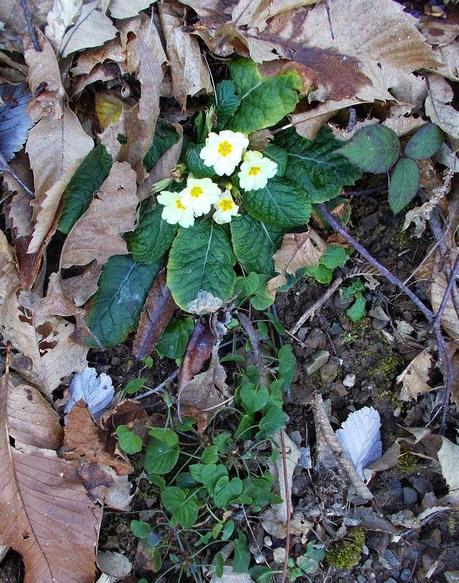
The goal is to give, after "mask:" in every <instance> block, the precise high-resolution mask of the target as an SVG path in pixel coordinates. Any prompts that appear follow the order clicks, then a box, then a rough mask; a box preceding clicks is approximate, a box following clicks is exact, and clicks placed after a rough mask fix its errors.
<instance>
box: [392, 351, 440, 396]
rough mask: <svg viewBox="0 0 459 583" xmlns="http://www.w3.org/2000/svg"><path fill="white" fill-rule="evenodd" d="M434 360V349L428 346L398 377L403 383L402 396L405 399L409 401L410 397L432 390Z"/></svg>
mask: <svg viewBox="0 0 459 583" xmlns="http://www.w3.org/2000/svg"><path fill="white" fill-rule="evenodd" d="M433 362H434V361H433V356H432V351H431V350H430V348H426V349H425V350H423V351H422V352H421V353H420V354H418V355H417V356H416V357H415V358H414V359H413V360H412V361H411V362H410V364H409V365H408V366H407V367H406V368H405V370H404V371H403V372H402V373H401V374H400V375H399V376H398V377H397V382H398V383H402V390H401V392H400V398H401V399H402V400H403V401H409V399H410V398H411V399H417V398H418V396H419V395H423V394H424V393H428V392H429V391H431V390H432V387H431V386H430V385H429V377H430V371H431V369H432V366H433Z"/></svg>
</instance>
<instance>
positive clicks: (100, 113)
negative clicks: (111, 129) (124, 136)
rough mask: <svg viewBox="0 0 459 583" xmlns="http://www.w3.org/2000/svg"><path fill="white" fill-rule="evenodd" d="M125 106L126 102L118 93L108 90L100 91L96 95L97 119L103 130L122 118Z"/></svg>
mask: <svg viewBox="0 0 459 583" xmlns="http://www.w3.org/2000/svg"><path fill="white" fill-rule="evenodd" d="M124 108H125V103H124V102H123V101H122V100H121V99H120V98H119V97H118V96H117V95H114V94H112V93H110V92H108V91H98V92H97V93H96V95H95V97H94V109H95V112H96V116H97V121H98V122H99V124H100V126H101V128H102V130H103V131H105V130H106V129H107V128H108V126H109V125H110V124H113V123H116V122H117V121H118V120H119V119H120V117H121V114H122V113H123V111H124Z"/></svg>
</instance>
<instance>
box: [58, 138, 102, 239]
mask: <svg viewBox="0 0 459 583" xmlns="http://www.w3.org/2000/svg"><path fill="white" fill-rule="evenodd" d="M111 166H112V157H111V156H110V154H109V152H107V149H106V148H105V146H103V145H102V144H99V145H98V146H96V147H95V148H94V149H93V150H91V152H89V154H88V155H87V156H86V158H85V159H84V160H83V162H82V163H81V164H80V166H79V168H78V170H77V171H76V172H75V174H74V175H73V177H72V179H71V180H70V182H69V183H68V185H67V188H66V189H65V191H64V194H63V200H64V208H63V210H62V215H61V218H60V221H59V226H58V229H59V231H61V233H65V234H66V235H67V234H68V233H69V232H70V229H71V228H72V227H73V225H74V224H75V223H76V222H77V220H78V219H79V218H80V217H81V215H82V214H83V213H84V212H85V211H86V209H87V208H88V207H89V204H90V203H91V201H92V197H93V194H94V193H95V192H96V191H97V190H99V187H100V185H101V184H102V182H103V181H104V180H105V179H106V178H107V176H108V174H109V172H110V168H111Z"/></svg>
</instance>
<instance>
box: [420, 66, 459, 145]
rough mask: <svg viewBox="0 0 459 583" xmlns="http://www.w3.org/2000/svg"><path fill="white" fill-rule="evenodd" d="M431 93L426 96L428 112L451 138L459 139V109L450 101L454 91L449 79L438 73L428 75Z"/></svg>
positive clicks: (434, 121)
mask: <svg viewBox="0 0 459 583" xmlns="http://www.w3.org/2000/svg"><path fill="white" fill-rule="evenodd" d="M428 80H429V83H428V89H429V95H428V96H427V98H426V102H425V109H426V114H427V116H428V117H430V119H431V120H432V121H433V123H435V124H437V125H438V126H439V127H441V129H442V130H443V131H444V132H445V133H447V134H448V135H449V136H450V137H451V138H453V139H455V140H458V139H459V111H457V110H456V109H455V108H454V107H453V106H452V105H450V103H451V102H452V100H453V97H454V92H453V89H452V87H451V86H450V85H449V83H448V81H446V80H445V79H442V78H441V77H438V76H437V75H429V76H428Z"/></svg>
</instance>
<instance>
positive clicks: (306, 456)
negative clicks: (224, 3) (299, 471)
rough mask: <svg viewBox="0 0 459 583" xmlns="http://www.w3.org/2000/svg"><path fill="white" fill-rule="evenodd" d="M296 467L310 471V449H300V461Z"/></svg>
mask: <svg viewBox="0 0 459 583" xmlns="http://www.w3.org/2000/svg"><path fill="white" fill-rule="evenodd" d="M298 466H299V467H300V468H303V469H304V470H310V469H311V468H312V460H311V449H310V448H309V446H308V447H300V459H299V460H298Z"/></svg>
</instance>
